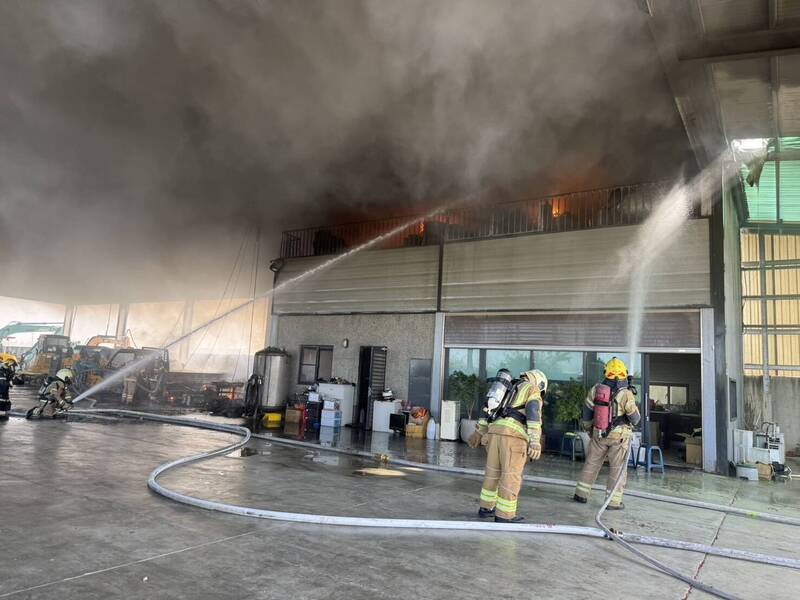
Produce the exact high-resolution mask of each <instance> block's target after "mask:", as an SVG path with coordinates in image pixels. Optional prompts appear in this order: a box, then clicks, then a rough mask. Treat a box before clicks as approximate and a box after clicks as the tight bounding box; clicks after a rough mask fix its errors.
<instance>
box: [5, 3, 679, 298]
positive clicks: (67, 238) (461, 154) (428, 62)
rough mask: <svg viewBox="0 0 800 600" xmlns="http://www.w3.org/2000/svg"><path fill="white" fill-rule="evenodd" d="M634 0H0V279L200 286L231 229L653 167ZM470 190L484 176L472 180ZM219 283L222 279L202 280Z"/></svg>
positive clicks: (644, 50)
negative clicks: (1, 267) (0, 266)
mask: <svg viewBox="0 0 800 600" xmlns="http://www.w3.org/2000/svg"><path fill="white" fill-rule="evenodd" d="M647 18H648V17H647V15H646V14H645V13H644V12H643V11H642V10H641V9H640V7H639V3H637V2H636V1H634V0H611V1H606V2H589V1H586V0H558V1H557V2H554V1H551V0H541V1H533V0H528V1H512V0H498V1H493V2H488V1H486V0H475V1H466V0H463V1H455V0H437V1H434V2H430V1H421V0H404V1H402V2H381V1H355V0H336V1H322V0H319V1H311V0H309V1H304V2H297V1H279V2H267V1H256V0H224V1H223V0H216V1H215V0H193V1H188V0H187V1H186V2H166V1H164V0H129V1H118V2H108V1H106V0H52V1H43V2H33V1H30V0H6V1H4V2H0V251H2V256H3V257H4V260H5V263H4V264H5V275H4V276H3V278H2V281H3V283H2V284H0V295H15V296H23V297H33V298H39V299H45V300H52V301H58V302H92V301H95V302H101V301H116V300H120V299H134V300H142V299H167V298H182V297H187V296H198V295H205V296H207V297H214V296H215V295H216V294H217V293H218V291H219V289H220V287H221V285H222V283H224V281H223V280H224V279H225V277H224V275H225V274H227V272H228V270H229V269H230V266H231V263H232V262H233V259H234V256H235V255H236V251H237V249H238V248H239V244H240V240H241V238H242V236H243V235H245V234H247V235H253V231H255V228H256V227H258V228H259V229H260V230H261V231H262V233H263V239H264V240H265V242H264V247H265V248H267V250H265V253H266V254H267V255H269V254H272V255H274V254H275V252H276V249H277V246H276V240H277V238H278V233H279V232H280V230H281V229H283V228H286V227H299V226H309V225H315V224H319V223H323V222H326V221H327V220H331V219H339V220H341V219H345V218H346V219H352V218H359V217H363V216H371V217H374V216H379V215H383V214H386V215H388V214H395V215H396V214H407V213H409V212H410V211H414V210H421V209H422V208H426V209H427V208H430V207H432V205H434V204H435V203H436V202H437V201H439V200H440V199H442V198H448V199H452V198H455V197H459V196H460V195H464V194H467V193H469V192H472V191H474V190H477V189H488V190H496V193H497V194H498V195H501V194H502V195H503V197H514V196H518V195H521V194H525V195H528V196H530V195H536V194H544V193H548V192H553V191H569V190H574V189H581V188H588V187H599V186H604V185H612V184H619V183H634V182H638V181H645V180H653V179H662V178H669V177H673V176H675V175H676V174H677V173H679V172H680V171H681V169H683V168H684V166H685V165H686V164H687V163H688V162H689V161H688V144H687V141H686V136H685V134H684V133H683V131H682V127H681V124H680V120H679V118H678V115H677V112H676V110H675V108H674V103H673V99H672V96H671V94H670V92H669V89H668V87H667V84H666V81H665V78H664V76H663V72H662V70H661V66H660V64H659V62H658V60H657V56H656V53H655V48H654V45H653V43H652V40H651V39H650V37H649V34H648V31H647V27H646V21H645V20H646V19H647ZM490 195H491V194H490ZM220 281H222V283H220Z"/></svg>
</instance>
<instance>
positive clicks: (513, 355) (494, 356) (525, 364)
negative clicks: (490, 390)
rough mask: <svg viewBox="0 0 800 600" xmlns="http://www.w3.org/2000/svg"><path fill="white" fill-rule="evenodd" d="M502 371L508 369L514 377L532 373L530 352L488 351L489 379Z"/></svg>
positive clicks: (487, 366)
mask: <svg viewBox="0 0 800 600" xmlns="http://www.w3.org/2000/svg"><path fill="white" fill-rule="evenodd" d="M500 369H508V370H509V371H511V375H512V376H513V377H519V376H520V374H521V373H524V372H525V371H530V369H531V352H530V350H487V351H486V375H487V377H494V376H495V374H496V373H497V371H498V370H500Z"/></svg>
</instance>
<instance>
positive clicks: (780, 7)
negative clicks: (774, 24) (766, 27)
mask: <svg viewBox="0 0 800 600" xmlns="http://www.w3.org/2000/svg"><path fill="white" fill-rule="evenodd" d="M776 4H777V7H776V8H777V13H778V26H782V25H797V24H800V0H778V1H777V2H776Z"/></svg>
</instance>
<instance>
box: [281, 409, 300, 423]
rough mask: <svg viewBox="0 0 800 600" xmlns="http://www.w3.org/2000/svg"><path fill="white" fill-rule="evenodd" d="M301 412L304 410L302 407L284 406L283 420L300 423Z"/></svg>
mask: <svg viewBox="0 0 800 600" xmlns="http://www.w3.org/2000/svg"><path fill="white" fill-rule="evenodd" d="M303 413H305V410H304V409H302V408H291V407H289V406H287V407H286V418H285V419H284V422H286V423H300V422H301V421H302V420H303Z"/></svg>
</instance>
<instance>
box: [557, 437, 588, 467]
mask: <svg viewBox="0 0 800 600" xmlns="http://www.w3.org/2000/svg"><path fill="white" fill-rule="evenodd" d="M567 444H569V448H567V447H566V446H567ZM559 454H560V455H561V456H569V457H571V458H572V462H575V455H576V454H577V455H579V456H580V457H581V458H583V459H586V450H585V448H584V447H583V440H582V439H581V436H579V435H577V434H575V433H569V432H568V433H565V434H564V437H562V438H561V451H560V452H559Z"/></svg>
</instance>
